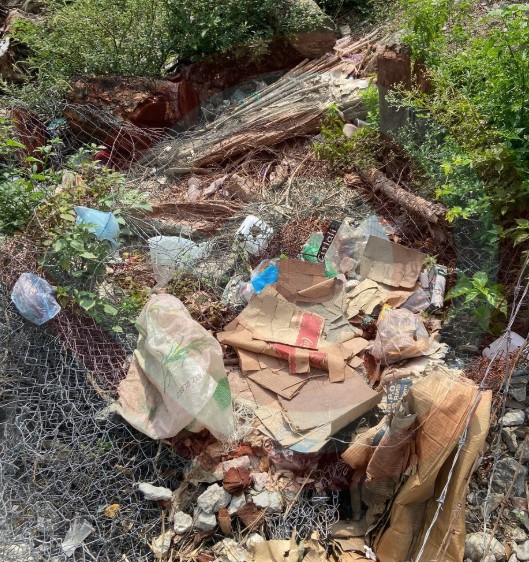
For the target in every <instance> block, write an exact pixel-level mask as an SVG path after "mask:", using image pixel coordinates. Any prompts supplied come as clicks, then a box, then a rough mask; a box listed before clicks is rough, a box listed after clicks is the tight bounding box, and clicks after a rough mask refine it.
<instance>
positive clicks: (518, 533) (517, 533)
mask: <svg viewBox="0 0 529 562" xmlns="http://www.w3.org/2000/svg"><path fill="white" fill-rule="evenodd" d="M506 534H507V535H508V536H509V538H510V539H511V540H513V541H516V542H524V541H526V540H527V533H526V532H525V531H524V530H523V529H522V528H521V527H513V528H512V529H509V530H507V531H506Z"/></svg>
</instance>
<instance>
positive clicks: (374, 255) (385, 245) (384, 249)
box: [360, 236, 426, 289]
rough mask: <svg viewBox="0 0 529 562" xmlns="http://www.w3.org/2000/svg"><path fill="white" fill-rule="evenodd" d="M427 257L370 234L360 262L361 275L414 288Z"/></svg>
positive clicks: (395, 285)
mask: <svg viewBox="0 0 529 562" xmlns="http://www.w3.org/2000/svg"><path fill="white" fill-rule="evenodd" d="M425 259H426V256H425V255H424V254H422V253H421V252H417V251H416V250H410V249H409V248H405V247H404V246H400V245H399V244H394V243H393V242H388V241H387V240H383V239H382V238H377V237H376V236H370V237H369V240H368V241H367V245H366V248H365V250H364V255H363V257H362V261H361V263H360V275H361V276H362V277H367V278H368V279H371V280H372V281H377V282H378V283H385V284H386V285H390V286H391V287H404V288H405V289H412V288H413V287H414V286H415V284H416V283H417V279H418V278H419V275H420V273H421V269H422V266H423V264H424V260H425Z"/></svg>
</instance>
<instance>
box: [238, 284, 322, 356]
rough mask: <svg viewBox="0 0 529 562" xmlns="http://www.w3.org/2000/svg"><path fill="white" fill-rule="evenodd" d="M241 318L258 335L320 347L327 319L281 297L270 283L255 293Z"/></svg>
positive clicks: (264, 337) (272, 339) (239, 317)
mask: <svg viewBox="0 0 529 562" xmlns="http://www.w3.org/2000/svg"><path fill="white" fill-rule="evenodd" d="M237 320H238V321H239V323H240V324H242V325H243V326H244V327H245V328H246V329H247V330H249V331H250V332H251V333H252V336H253V338H254V339H260V340H264V341H267V342H275V343H282V344H286V345H293V346H296V347H303V348H306V349H318V346H319V344H320V338H321V335H322V332H323V327H324V324H325V320H324V319H323V318H322V317H321V316H319V315H317V314H314V313H313V312H309V311H306V310H303V309H301V308H299V307H297V306H296V305H294V304H291V303H289V302H286V301H284V300H281V299H279V298H278V297H277V294H276V291H275V290H274V289H273V288H271V287H270V286H268V287H265V288H264V289H263V291H262V292H261V293H259V294H257V295H254V296H253V297H252V299H251V300H250V304H249V305H248V306H247V307H246V308H245V309H244V310H243V311H242V312H241V313H240V314H239V316H238V317H237Z"/></svg>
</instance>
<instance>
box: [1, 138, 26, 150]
mask: <svg viewBox="0 0 529 562" xmlns="http://www.w3.org/2000/svg"><path fill="white" fill-rule="evenodd" d="M4 142H5V143H6V145H7V146H11V147H13V148H26V145H25V144H22V143H21V142H18V141H16V140H13V139H5V141H4Z"/></svg>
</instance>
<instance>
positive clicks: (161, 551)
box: [151, 529, 175, 559]
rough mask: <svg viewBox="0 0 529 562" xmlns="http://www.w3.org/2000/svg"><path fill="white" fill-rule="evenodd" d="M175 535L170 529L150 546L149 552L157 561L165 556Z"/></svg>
mask: <svg viewBox="0 0 529 562" xmlns="http://www.w3.org/2000/svg"><path fill="white" fill-rule="evenodd" d="M174 535H175V533H174V531H172V530H171V529H169V531H166V532H165V533H162V534H161V535H160V536H159V537H156V538H155V539H154V540H153V541H152V544H151V550H152V551H153V553H154V555H155V556H156V558H157V559H160V558H163V557H165V556H167V554H168V553H169V549H170V548H171V543H172V541H173V537H174Z"/></svg>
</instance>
